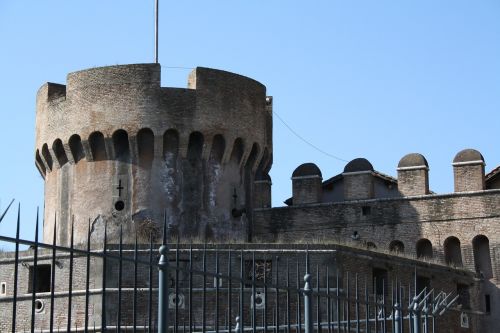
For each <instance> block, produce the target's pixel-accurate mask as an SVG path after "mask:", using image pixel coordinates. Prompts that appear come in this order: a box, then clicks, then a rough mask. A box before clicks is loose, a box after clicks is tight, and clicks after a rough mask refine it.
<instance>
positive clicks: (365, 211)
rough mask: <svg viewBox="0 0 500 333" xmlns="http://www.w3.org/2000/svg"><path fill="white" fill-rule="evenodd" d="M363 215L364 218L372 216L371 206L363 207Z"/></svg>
mask: <svg viewBox="0 0 500 333" xmlns="http://www.w3.org/2000/svg"><path fill="white" fill-rule="evenodd" d="M361 213H362V214H363V216H367V215H370V214H371V213H372V208H371V207H370V206H363V207H361Z"/></svg>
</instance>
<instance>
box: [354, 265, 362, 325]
mask: <svg viewBox="0 0 500 333" xmlns="http://www.w3.org/2000/svg"><path fill="white" fill-rule="evenodd" d="M355 291H356V296H355V298H356V333H359V332H360V327H359V326H360V318H359V317H360V315H361V314H360V312H359V293H358V291H359V290H358V273H356V286H355Z"/></svg>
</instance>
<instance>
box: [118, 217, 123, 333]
mask: <svg viewBox="0 0 500 333" xmlns="http://www.w3.org/2000/svg"><path fill="white" fill-rule="evenodd" d="M122 247H123V227H122V226H120V244H119V245H118V257H119V259H118V261H119V262H118V314H117V316H116V328H117V330H118V332H121V322H122V275H123V248H122Z"/></svg>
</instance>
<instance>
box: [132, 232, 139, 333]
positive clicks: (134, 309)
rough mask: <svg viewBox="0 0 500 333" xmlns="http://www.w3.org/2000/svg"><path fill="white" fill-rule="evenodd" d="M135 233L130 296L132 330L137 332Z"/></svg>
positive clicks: (134, 332)
mask: <svg viewBox="0 0 500 333" xmlns="http://www.w3.org/2000/svg"><path fill="white" fill-rule="evenodd" d="M137 252H138V251H137V233H136V234H135V241H134V292H133V296H132V331H133V333H136V332H137V259H138V256H137V254H138V253H137Z"/></svg>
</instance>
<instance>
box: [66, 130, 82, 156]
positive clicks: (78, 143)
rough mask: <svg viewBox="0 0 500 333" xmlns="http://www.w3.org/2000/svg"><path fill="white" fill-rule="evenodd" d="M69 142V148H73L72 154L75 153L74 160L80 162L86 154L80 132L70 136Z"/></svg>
mask: <svg viewBox="0 0 500 333" xmlns="http://www.w3.org/2000/svg"><path fill="white" fill-rule="evenodd" d="M68 144H69V150H71V154H73V160H74V161H75V163H78V161H80V160H81V159H82V158H83V157H84V156H85V153H84V152H83V145H82V139H80V136H79V135H78V134H73V135H72V136H71V137H70V138H69V140H68Z"/></svg>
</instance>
